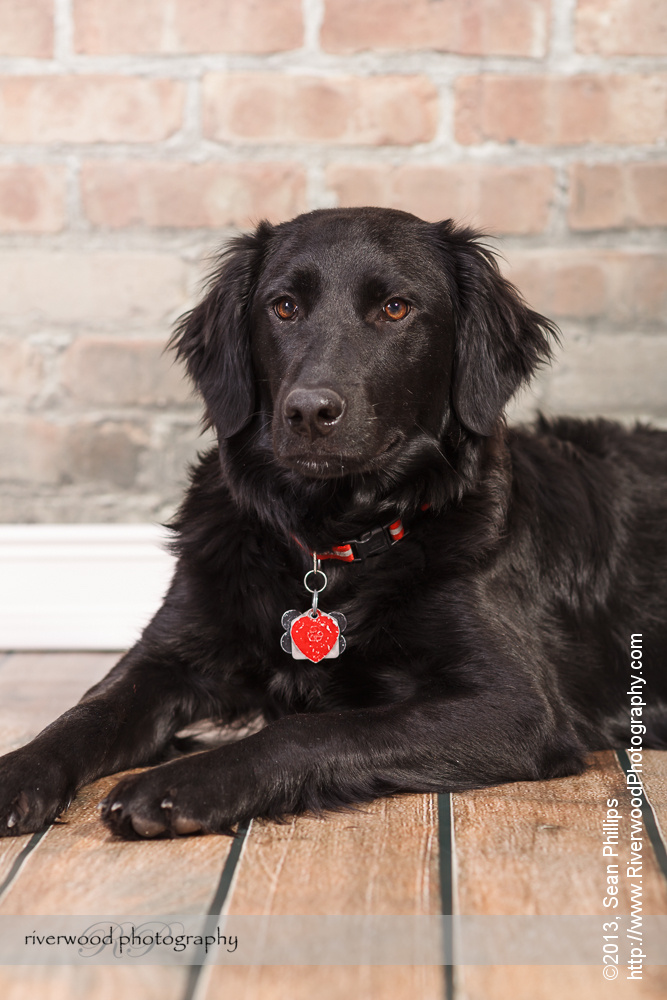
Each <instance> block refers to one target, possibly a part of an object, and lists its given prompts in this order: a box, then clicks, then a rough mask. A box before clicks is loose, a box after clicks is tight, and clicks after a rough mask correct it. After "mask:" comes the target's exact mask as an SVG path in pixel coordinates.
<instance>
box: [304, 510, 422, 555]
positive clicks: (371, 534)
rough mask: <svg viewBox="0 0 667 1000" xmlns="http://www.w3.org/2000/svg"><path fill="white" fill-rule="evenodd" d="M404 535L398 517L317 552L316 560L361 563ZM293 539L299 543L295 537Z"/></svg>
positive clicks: (390, 546)
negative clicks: (349, 539)
mask: <svg viewBox="0 0 667 1000" xmlns="http://www.w3.org/2000/svg"><path fill="white" fill-rule="evenodd" d="M430 506H431V505H430V504H428V503H423V504H422V505H421V509H422V510H428V508H429V507H430ZM406 535H407V531H406V530H405V528H404V527H403V522H402V521H401V519H400V517H397V518H396V520H395V521H391V523H390V524H382V525H379V526H378V527H377V528H371V530H370V531H365V532H364V533H363V535H360V536H359V538H353V539H352V541H350V542H344V543H343V544H342V545H332V546H331V548H330V549H327V550H326V552H318V553H317V558H318V559H338V560H339V561H340V562H348V563H349V562H363V561H364V560H365V559H369V558H370V557H371V556H378V555H380V554H381V553H382V552H386V551H387V550H388V549H390V548H392V547H393V546H394V545H396V542H400V540H401V539H402V538H405V536H406ZM293 537H294V538H295V540H296V541H297V542H299V539H298V538H296V536H293ZM299 545H301V542H299ZM301 547H302V548H304V547H305V546H303V545H301ZM310 554H311V556H314V555H315V553H314V552H312V551H311V552H310Z"/></svg>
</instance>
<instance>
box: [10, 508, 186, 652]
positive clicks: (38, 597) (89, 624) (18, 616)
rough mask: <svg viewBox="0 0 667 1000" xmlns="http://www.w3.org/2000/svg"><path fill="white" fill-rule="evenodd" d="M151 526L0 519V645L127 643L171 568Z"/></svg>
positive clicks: (158, 531) (153, 606) (156, 601)
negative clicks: (2, 521)
mask: <svg viewBox="0 0 667 1000" xmlns="http://www.w3.org/2000/svg"><path fill="white" fill-rule="evenodd" d="M166 539H167V532H166V531H165V530H164V529H163V528H160V527H158V526H156V525H151V524H4V525H0V649H5V650H10V649H17V650H18V649H53V650H57V649H62V650H68V649H72V650H73V649H90V650H98V649H109V650H116V649H127V648H128V647H129V646H131V645H132V644H133V643H134V642H135V641H136V640H137V639H138V637H139V635H140V633H141V630H142V629H143V627H144V626H145V625H146V624H147V622H148V621H149V620H150V618H151V617H152V615H153V614H154V613H155V611H156V610H157V609H158V607H159V606H160V603H161V601H162V598H163V596H164V594H165V592H166V590H167V587H168V586H169V581H170V579H171V575H172V572H173V569H174V558H173V557H172V556H171V555H169V554H168V553H167V552H165V550H164V548H163V545H164V542H165V541H166Z"/></svg>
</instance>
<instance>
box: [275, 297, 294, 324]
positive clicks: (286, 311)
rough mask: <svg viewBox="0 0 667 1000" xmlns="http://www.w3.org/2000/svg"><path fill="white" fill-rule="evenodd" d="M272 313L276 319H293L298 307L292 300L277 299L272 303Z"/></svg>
mask: <svg viewBox="0 0 667 1000" xmlns="http://www.w3.org/2000/svg"><path fill="white" fill-rule="evenodd" d="M273 311H274V313H275V314H276V316H277V317H278V319H294V317H295V316H296V314H297V312H298V311H299V307H298V305H297V304H296V302H293V301H292V299H278V301H277V302H274V303H273Z"/></svg>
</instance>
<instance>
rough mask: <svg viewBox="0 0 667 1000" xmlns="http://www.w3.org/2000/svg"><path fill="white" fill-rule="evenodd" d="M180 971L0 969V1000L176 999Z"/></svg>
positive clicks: (69, 967)
mask: <svg viewBox="0 0 667 1000" xmlns="http://www.w3.org/2000/svg"><path fill="white" fill-rule="evenodd" d="M183 973H184V970H183V969H167V968H160V967H158V966H154V965H136V966H127V965H124V966H116V967H115V968H113V969H112V968H109V967H104V966H95V967H86V966H82V965H78V966H77V965H36V966H33V967H30V966H23V967H21V968H19V967H16V968H15V969H13V970H10V969H8V968H7V967H4V968H2V967H0V989H1V990H2V1000H118V998H119V997H131V998H132V1000H172V998H173V1000H180V998H181V997H182V996H183V993H184V991H185V979H184V976H183Z"/></svg>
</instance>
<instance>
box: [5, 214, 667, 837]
mask: <svg viewBox="0 0 667 1000" xmlns="http://www.w3.org/2000/svg"><path fill="white" fill-rule="evenodd" d="M554 333H555V330H554V327H553V326H552V324H550V323H549V322H548V321H547V320H545V319H544V318H543V317H542V316H539V315H537V314H536V313H535V312H532V311H531V310H530V309H528V308H527V307H526V305H525V304H524V303H523V302H522V300H521V298H520V297H519V295H518V293H517V292H516V290H515V289H514V288H513V287H512V285H510V284H509V283H508V282H507V281H506V280H504V279H503V278H502V277H501V275H500V273H499V271H498V268H497V265H496V263H495V260H494V257H493V255H492V254H491V253H490V251H489V250H488V249H486V248H485V247H484V246H483V245H482V244H481V243H480V242H479V239H478V238H477V236H476V234H475V233H473V232H471V231H468V230H462V229H457V228H455V227H454V226H453V225H452V223H451V222H443V223H440V224H437V225H431V224H428V223H425V222H422V221H420V220H419V219H416V218H415V217H414V216H411V215H407V214H405V213H402V212H395V211H389V210H382V209H360V210H356V209H351V210H330V211H319V212H313V213H311V214H309V215H305V216H300V217H299V218H297V219H295V220H293V221H292V222H289V223H286V224H284V225H280V226H277V227H275V228H274V227H272V226H270V225H268V224H262V225H260V226H259V227H258V229H257V230H256V232H255V233H254V234H252V235H248V236H242V237H240V238H238V239H236V240H235V241H234V242H233V243H232V245H231V248H230V249H229V250H228V251H227V253H226V254H225V255H224V256H223V257H222V259H221V264H220V268H219V270H218V272H217V274H216V275H215V276H214V278H213V281H212V284H211V288H210V291H209V293H208V295H207V297H206V298H205V299H204V301H203V302H202V303H201V304H200V305H199V306H198V307H197V308H196V309H194V310H193V311H192V312H191V313H190V314H189V315H188V316H186V317H185V319H184V320H183V322H182V323H181V325H180V327H179V329H178V331H177V334H176V338H175V344H176V347H177V350H178V354H179V355H180V357H181V358H183V359H185V361H186V363H187V367H188V370H189V373H190V375H191V376H192V378H193V379H194V381H195V384H196V385H197V387H198V388H199V390H200V392H201V394H202V396H203V398H204V400H205V403H206V407H207V412H208V419H209V421H210V423H211V424H212V425H213V427H214V428H215V430H216V431H217V434H218V438H219V442H220V448H219V451H218V450H215V451H213V452H211V453H210V454H208V455H206V456H205V457H204V458H202V459H201V461H200V464H199V465H198V467H197V468H196V469H195V470H194V472H193V475H192V485H191V487H190V490H189V492H188V494H187V496H186V499H185V502H184V504H183V506H182V508H181V510H180V512H179V514H178V516H177V517H176V519H175V522H174V524H173V526H172V527H173V528H174V531H175V533H176V541H175V546H176V549H177V552H178V554H179V556H180V558H179V562H178V567H177V569H176V574H175V577H174V580H173V583H172V585H171V589H170V590H169V593H168V595H167V598H166V600H165V602H164V605H163V607H162V608H161V609H160V611H158V613H157V614H156V616H155V618H154V619H153V621H152V622H151V623H150V625H149V626H148V627H147V629H146V630H145V632H144V634H143V636H142V638H141V639H140V641H139V642H138V643H137V645H136V646H135V647H134V648H133V649H131V650H130V652H129V653H128V654H127V655H126V656H124V657H123V659H122V660H121V661H120V662H119V663H118V665H117V666H116V667H114V669H113V670H112V671H111V673H110V674H109V675H108V676H107V677H106V678H105V679H104V680H103V681H102V682H101V683H99V684H97V685H96V686H95V687H94V688H92V689H91V690H90V691H89V692H88V693H87V694H86V695H85V697H84V698H83V700H82V701H81V702H80V703H79V704H78V705H77V706H76V707H75V708H73V709H71V711H69V712H67V713H66V714H65V715H63V716H62V717H61V718H60V719H58V720H57V721H56V722H55V723H53V725H51V726H49V727H48V728H47V729H45V730H44V732H42V733H41V734H40V735H39V736H38V737H37V738H36V739H35V740H33V742H32V743H30V744H29V745H28V746H26V747H24V748H22V749H20V750H17V751H15V752H13V753H11V754H8V755H7V756H6V757H4V758H3V759H2V761H1V762H0V832H1V833H4V834H20V833H25V832H26V831H31V830H38V829H40V828H41V827H42V826H43V825H44V824H45V823H48V822H50V821H51V820H53V819H54V817H56V816H57V815H58V814H59V813H60V812H61V810H62V809H63V808H64V807H65V806H66V805H67V803H68V802H69V801H70V799H71V798H72V796H73V795H74V793H75V791H76V789H77V788H78V787H79V786H80V785H82V784H84V783H86V782H89V781H92V780H93V779H94V778H97V777H98V776H100V775H103V774H109V773H112V772H115V771H119V770H122V769H124V768H132V767H136V766H138V765H145V764H150V763H155V762H157V761H159V760H160V759H164V753H165V749H166V748H167V746H168V745H169V744H170V742H171V741H172V739H173V738H174V735H175V734H176V733H177V732H178V731H179V730H180V729H181V728H183V727H184V726H186V725H187V724H189V723H191V722H192V721H193V720H198V719H203V718H208V717H213V718H215V719H218V720H222V721H223V722H228V723H231V722H233V721H235V720H241V719H243V718H247V717H249V716H252V715H253V714H255V713H257V712H261V713H263V715H264V717H265V718H266V720H267V721H268V724H267V725H266V727H265V728H264V729H262V730H261V731H260V732H258V733H256V734H254V735H251V736H248V737H247V738H245V739H243V740H240V741H238V742H236V743H232V744H229V745H226V746H223V747H220V748H217V749H214V750H209V751H207V752H205V753H200V754H195V755H190V756H184V757H181V758H179V759H176V760H172V761H170V762H168V763H163V764H161V765H160V766H158V767H155V768H153V769H152V770H148V771H146V772H143V773H141V774H138V775H133V776H131V777H127V778H125V779H123V780H122V781H121V782H120V783H119V784H118V785H117V786H116V787H115V788H114V790H113V791H112V792H111V794H110V796H109V797H108V798H107V799H106V801H105V802H104V803H103V804H102V816H103V819H104V821H105V822H106V823H107V825H108V826H109V827H110V828H111V829H112V830H113V831H115V832H117V833H119V834H121V835H122V836H125V837H133V836H137V835H141V836H146V837H152V836H159V835H169V834H184V833H192V832H195V831H204V832H208V831H217V832H229V831H231V830H233V828H234V827H235V825H236V824H238V823H239V822H244V821H246V820H248V819H249V818H250V817H252V816H267V817H279V816H282V815H285V814H289V813H298V812H301V811H303V810H307V809H327V808H334V807H338V806H343V805H346V804H349V803H355V802H361V801H364V800H369V799H371V798H373V797H375V796H378V795H388V794H392V793H395V792H432V791H442V790H447V789H452V790H455V789H465V788H474V787H476V786H481V785H491V784H495V783H498V782H505V781H517V780H539V779H544V778H552V777H556V776H561V775H567V774H573V773H576V772H579V771H581V770H582V768H583V767H584V766H585V758H586V755H587V754H588V753H589V752H590V751H592V750H600V749H603V748H609V747H623V746H627V745H628V741H629V732H630V730H629V721H630V697H629V695H628V694H627V692H628V690H629V686H630V684H631V682H632V679H631V675H632V673H633V672H634V673H636V671H633V670H632V669H631V666H630V664H631V636H632V635H633V634H634V635H635V636H636V637H637V638H636V639H635V643H638V642H639V641H640V640H639V638H638V636H639V635H641V643H642V645H641V649H642V654H643V672H642V674H641V675H640V676H641V678H642V679H643V680H645V681H646V684H645V685H644V686H642V688H641V689H642V691H644V692H645V697H644V699H643V700H644V701H645V703H646V705H645V707H644V710H643V723H644V724H645V726H646V732H645V733H644V746H646V747H654V748H655V747H657V748H665V747H667V671H666V670H665V658H666V654H665V650H666V649H667V521H666V515H667V434H664V433H660V432H658V431H655V430H651V429H648V428H646V427H638V428H637V429H636V430H634V431H632V432H628V431H625V430H623V429H622V428H621V427H619V426H616V425H614V424H610V423H606V422H603V421H597V422H580V421H576V420H559V421H556V422H555V423H547V422H546V421H544V420H541V421H539V423H538V425H537V427H536V429H535V430H534V431H532V432H530V433H529V432H527V431H526V430H508V429H507V428H506V426H505V423H504V421H503V408H504V406H505V404H506V403H507V401H508V399H509V398H510V396H511V395H512V394H513V393H514V392H515V390H516V389H518V388H519V386H520V385H521V384H522V383H523V382H525V381H526V380H527V379H528V378H529V377H530V376H531V374H532V373H533V372H534V371H535V369H536V367H537V366H538V365H539V364H540V363H542V362H545V361H546V360H548V358H549V356H550V348H549V338H550V336H551V335H553V334H554ZM313 553H315V554H316V556H315V558H317V554H319V555H320V557H321V559H322V560H323V561H322V567H323V568H324V569H325V570H326V574H327V577H328V583H327V586H326V589H324V583H325V578H324V576H323V575H321V574H320V573H318V572H313V573H311V574H309V575H307V576H306V577H305V580H304V574H307V572H308V570H309V569H311V570H312V569H313V566H314V564H313ZM325 559H326V561H324V560H325ZM304 583H305V585H306V587H304ZM306 588H309V589H310V591H311V592H312V591H315V592H316V596H317V597H318V598H319V602H320V607H319V608H318V609H316V610H314V609H313V605H312V598H311V593H309V592H308V590H307V589H306ZM286 611H291V612H292V613H291V614H287V615H284V613H285V612H286ZM281 636H282V638H281ZM345 646H346V647H347V648H346V649H344V647H345ZM337 653H338V654H339V655H336V654H337ZM637 683H640V682H637Z"/></svg>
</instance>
